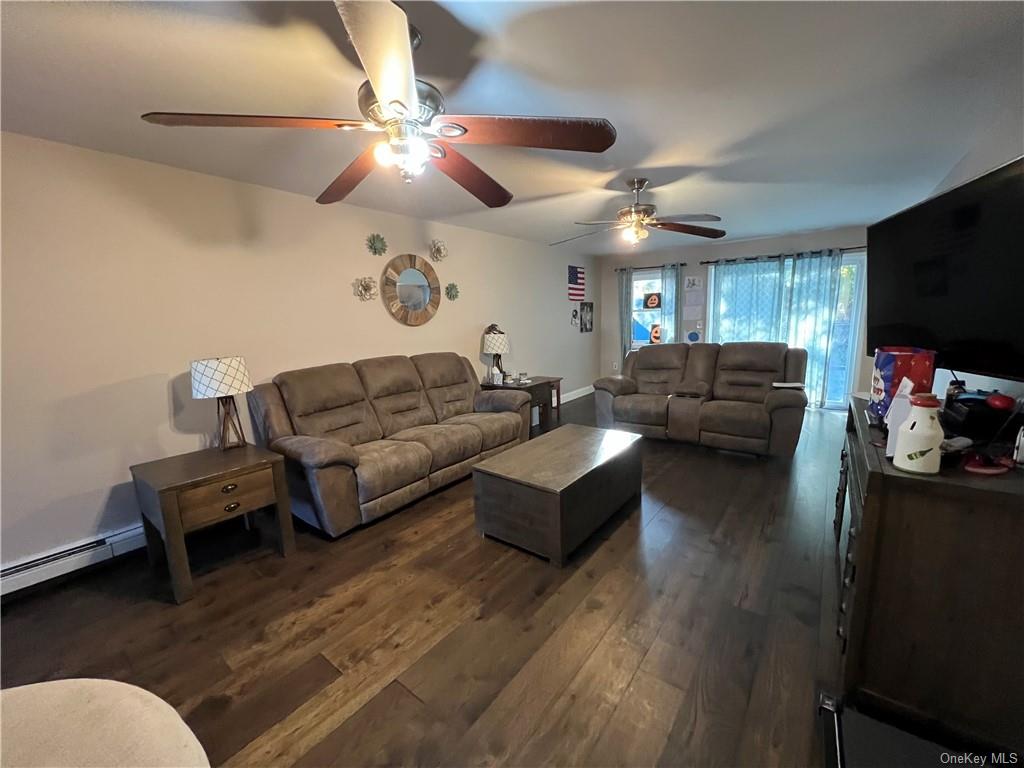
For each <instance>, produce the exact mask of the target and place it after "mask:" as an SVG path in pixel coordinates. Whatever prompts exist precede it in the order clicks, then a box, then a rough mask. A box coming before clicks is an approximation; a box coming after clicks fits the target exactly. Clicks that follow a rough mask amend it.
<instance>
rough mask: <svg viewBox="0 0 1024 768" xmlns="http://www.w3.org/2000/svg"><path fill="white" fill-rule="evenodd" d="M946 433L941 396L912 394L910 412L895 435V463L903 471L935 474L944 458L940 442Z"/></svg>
mask: <svg viewBox="0 0 1024 768" xmlns="http://www.w3.org/2000/svg"><path fill="white" fill-rule="evenodd" d="M944 437H945V436H944V435H943V433H942V426H941V425H940V424H939V398H937V397H936V396H935V395H932V394H922V395H913V396H912V397H911V398H910V415H909V416H907V418H906V420H905V421H904V422H903V424H901V425H900V431H899V433H898V434H897V435H896V453H895V455H894V456H893V460H892V463H893V464H894V465H895V466H896V468H897V469H902V470H903V471H904V472H915V473H917V474H919V475H936V474H938V472H939V465H940V464H941V462H942V452H941V451H940V450H939V446H941V445H942V440H943V438H944Z"/></svg>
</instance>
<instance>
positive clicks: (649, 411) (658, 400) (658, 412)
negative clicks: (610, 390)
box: [612, 395, 668, 427]
mask: <svg viewBox="0 0 1024 768" xmlns="http://www.w3.org/2000/svg"><path fill="white" fill-rule="evenodd" d="M612 413H613V414H614V416H615V420H616V421H628V422H630V423H632V424H652V425H655V426H662V427H663V426H665V422H666V420H667V419H668V396H667V395H621V396H619V397H616V398H615V400H614V401H613V403H612Z"/></svg>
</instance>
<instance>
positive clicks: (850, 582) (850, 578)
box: [843, 576, 853, 587]
mask: <svg viewBox="0 0 1024 768" xmlns="http://www.w3.org/2000/svg"><path fill="white" fill-rule="evenodd" d="M843 586H844V587H850V586H853V576H847V577H846V578H845V579H843Z"/></svg>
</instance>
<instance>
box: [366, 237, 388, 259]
mask: <svg viewBox="0 0 1024 768" xmlns="http://www.w3.org/2000/svg"><path fill="white" fill-rule="evenodd" d="M366 250H368V251H369V252H370V253H372V254H373V255H374V256H383V255H384V254H385V253H387V252H388V241H387V240H385V239H384V236H383V235H381V234H379V233H377V232H374V233H373V234H371V235H368V236H367V238H366Z"/></svg>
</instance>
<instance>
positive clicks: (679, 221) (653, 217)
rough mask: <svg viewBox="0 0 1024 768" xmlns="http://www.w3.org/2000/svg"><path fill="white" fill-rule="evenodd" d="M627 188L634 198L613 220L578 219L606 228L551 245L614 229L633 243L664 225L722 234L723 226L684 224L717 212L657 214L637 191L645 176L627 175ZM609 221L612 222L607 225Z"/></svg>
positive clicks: (699, 234)
mask: <svg viewBox="0 0 1024 768" xmlns="http://www.w3.org/2000/svg"><path fill="white" fill-rule="evenodd" d="M628 183H629V187H630V190H631V191H632V192H633V202H632V204H631V205H627V206H626V207H625V208H619V210H618V213H617V214H616V217H617V218H616V219H615V221H577V222H575V223H576V224H582V225H583V226H586V227H600V226H605V229H596V230H592V231H590V232H584V233H583V234H582V235H575V236H573V237H567V238H565V239H564V240H557V241H556V242H554V243H551V245H561V244H562V243H568V242H569V241H570V240H579V239H580V238H581V237H590V236H591V235H598V234H601V233H602V232H611V231H613V230H621V231H622V239H623V240H625V241H626V242H627V243H629V244H630V245H636V244H637V243H639V242H640V241H641V240H646V239H647V238H648V237H649V236H650V232H649V231H648V227H650V228H652V229H663V230H665V231H666V232H681V233H682V234H684V235H697V237H711V238H719V237H725V230H722V229H712V228H711V227H697V226H694V225H693V224H686V223H684V222H688V221H721V220H722V219H721V217H720V216H715V215H714V214H710V213H680V214H677V215H675V216H661V217H658V216H657V213H658V209H657V208H656V207H655V206H654V205H653V204H651V203H641V202H640V193H641V192H643V191H644V188H645V187H646V186H647V179H630V180H629V182H628ZM608 224H611V225H612V226H610V227H609V226H606V225H608Z"/></svg>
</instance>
